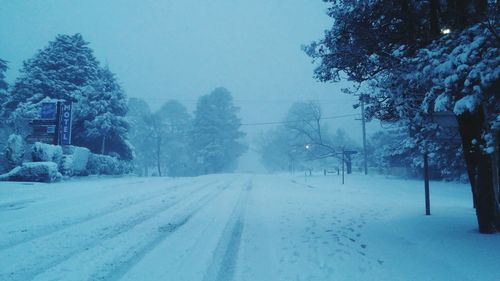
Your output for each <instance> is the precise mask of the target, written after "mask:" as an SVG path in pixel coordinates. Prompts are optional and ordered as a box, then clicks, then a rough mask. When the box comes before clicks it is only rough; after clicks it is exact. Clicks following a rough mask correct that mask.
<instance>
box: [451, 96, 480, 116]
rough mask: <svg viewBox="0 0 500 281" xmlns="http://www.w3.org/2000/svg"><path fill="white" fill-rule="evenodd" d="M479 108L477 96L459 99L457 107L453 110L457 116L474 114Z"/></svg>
mask: <svg viewBox="0 0 500 281" xmlns="http://www.w3.org/2000/svg"><path fill="white" fill-rule="evenodd" d="M478 106H479V97H478V96H477V95H468V96H465V97H463V98H461V99H459V100H458V101H457V102H456V103H455V107H454V108H453V112H454V113H455V114H456V115H461V114H463V113H464V112H466V111H468V112H474V111H476V109H477V107H478Z"/></svg>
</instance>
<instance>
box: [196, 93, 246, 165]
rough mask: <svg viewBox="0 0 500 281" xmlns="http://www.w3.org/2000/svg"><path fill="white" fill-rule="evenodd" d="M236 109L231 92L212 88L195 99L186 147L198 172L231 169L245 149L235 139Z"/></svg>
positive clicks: (237, 128) (238, 135) (237, 132)
mask: <svg viewBox="0 0 500 281" xmlns="http://www.w3.org/2000/svg"><path fill="white" fill-rule="evenodd" d="M238 111H239V108H238V107H236V106H234V105H233V98H232V96H231V93H230V92H229V91H228V90H226V89H225V88H216V89H215V90H214V91H212V92H211V93H210V94H208V95H204V96H202V97H200V98H199V99H198V104H197V106H196V111H195V114H194V120H193V127H192V130H191V132H190V150H191V152H192V156H193V159H194V161H195V162H196V163H197V165H198V169H197V172H198V173H200V174H209V173H220V172H231V171H234V169H236V166H237V160H238V157H239V156H240V155H242V154H243V152H245V150H246V146H245V145H243V144H241V143H240V142H239V139H241V138H242V137H243V136H245V133H243V132H241V131H240V126H241V124H240V119H239V118H238V116H237V113H238Z"/></svg>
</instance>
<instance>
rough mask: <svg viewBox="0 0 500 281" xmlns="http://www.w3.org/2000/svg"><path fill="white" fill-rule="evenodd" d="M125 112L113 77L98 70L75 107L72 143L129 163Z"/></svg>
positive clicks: (121, 94)
mask: <svg viewBox="0 0 500 281" xmlns="http://www.w3.org/2000/svg"><path fill="white" fill-rule="evenodd" d="M127 111H128V108H127V104H126V97H125V94H124V92H123V90H122V88H121V87H120V85H119V84H118V82H117V80H116V77H115V75H114V74H113V73H112V72H111V71H110V70H109V68H108V67H105V68H100V69H99V72H98V78H97V79H96V80H95V81H93V82H92V83H91V84H90V85H89V86H88V87H86V88H84V90H83V91H82V95H81V97H79V99H78V103H77V104H76V106H75V123H74V125H73V129H74V131H75V133H74V137H73V140H74V144H75V145H79V146H85V147H88V148H90V149H91V150H92V151H94V152H96V153H100V154H113V153H116V154H118V155H119V156H120V157H121V158H122V159H124V160H131V159H132V158H133V154H132V146H131V145H130V143H129V142H128V140H127V131H128V128H129V124H128V122H127V120H126V119H125V115H126V114H127Z"/></svg>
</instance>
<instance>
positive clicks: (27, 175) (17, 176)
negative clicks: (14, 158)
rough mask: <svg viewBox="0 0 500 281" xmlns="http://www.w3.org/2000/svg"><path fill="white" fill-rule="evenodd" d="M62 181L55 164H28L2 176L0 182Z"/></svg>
mask: <svg viewBox="0 0 500 281" xmlns="http://www.w3.org/2000/svg"><path fill="white" fill-rule="evenodd" d="M60 179H61V174H60V173H59V171H58V170H57V164H56V163H54V162H26V163H23V164H22V166H20V167H16V168H14V169H13V170H12V171H10V172H9V173H7V174H5V175H2V176H0V180H8V181H33V182H55V181H58V180H60Z"/></svg>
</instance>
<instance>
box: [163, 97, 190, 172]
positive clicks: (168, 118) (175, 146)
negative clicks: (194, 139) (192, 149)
mask: <svg viewBox="0 0 500 281" xmlns="http://www.w3.org/2000/svg"><path fill="white" fill-rule="evenodd" d="M157 114H158V116H159V118H160V120H161V122H162V124H163V126H164V139H163V144H162V146H163V156H164V163H165V164H164V167H165V169H166V171H165V174H167V175H169V176H186V175H189V174H190V173H191V172H190V168H191V167H190V159H189V151H188V149H189V148H188V145H187V144H188V143H189V136H188V133H189V131H190V129H191V122H192V121H191V116H190V115H189V113H188V112H187V109H186V107H185V106H184V105H182V104H181V103H180V102H178V101H176V100H170V101H168V102H166V103H165V104H163V106H162V107H161V108H160V109H159V110H158V112H157Z"/></svg>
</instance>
